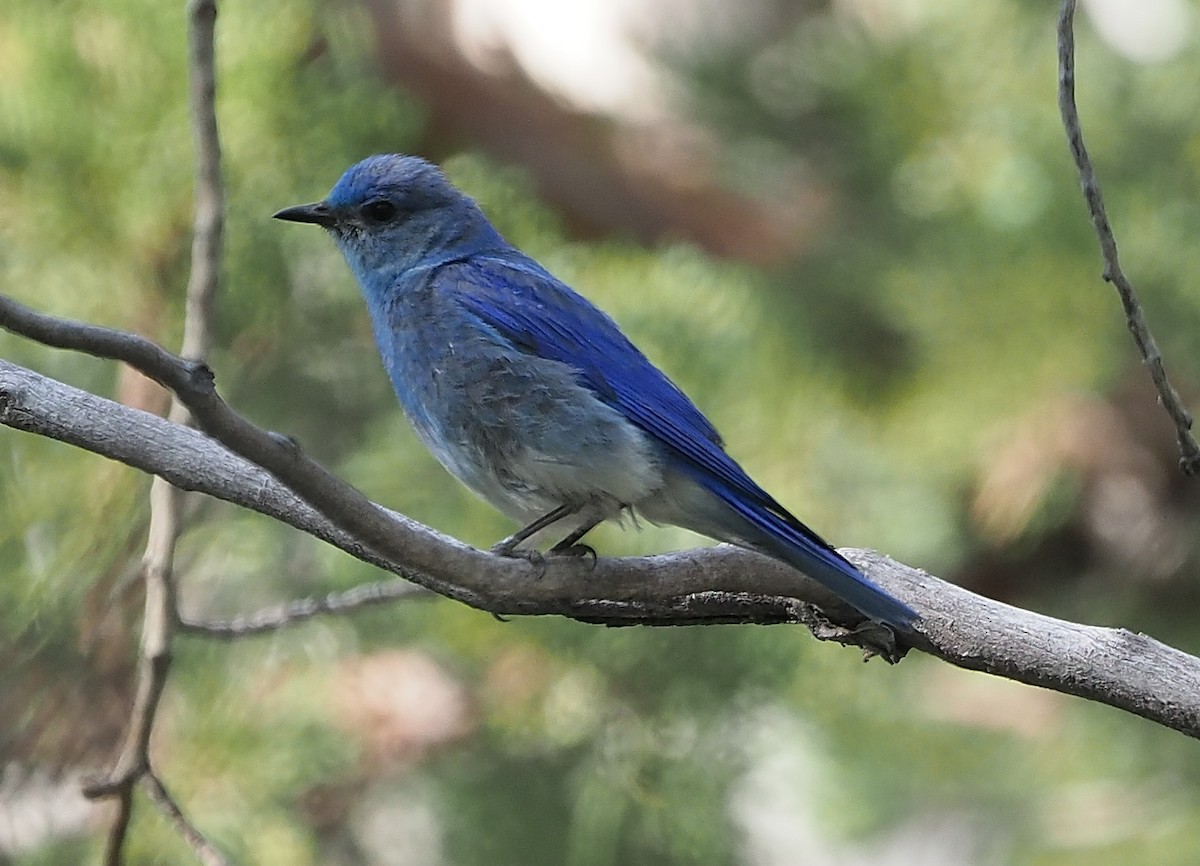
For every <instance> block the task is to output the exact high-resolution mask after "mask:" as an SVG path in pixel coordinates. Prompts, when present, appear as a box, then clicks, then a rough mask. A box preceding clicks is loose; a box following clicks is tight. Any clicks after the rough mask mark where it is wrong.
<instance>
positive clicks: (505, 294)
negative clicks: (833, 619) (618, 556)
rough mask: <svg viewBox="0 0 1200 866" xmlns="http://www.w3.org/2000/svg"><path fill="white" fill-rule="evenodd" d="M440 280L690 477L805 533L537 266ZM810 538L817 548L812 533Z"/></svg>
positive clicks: (626, 344)
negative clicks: (711, 482) (561, 367)
mask: <svg viewBox="0 0 1200 866" xmlns="http://www.w3.org/2000/svg"><path fill="white" fill-rule="evenodd" d="M447 272H448V273H447ZM439 276H440V277H444V276H452V277H453V279H454V281H455V285H454V289H455V296H456V299H457V300H458V301H459V302H460V303H461V304H462V305H463V306H464V307H465V308H466V309H467V310H469V311H470V312H471V313H472V314H474V315H475V316H477V317H478V318H479V319H480V321H482V322H483V323H484V324H486V325H488V326H489V327H491V328H493V329H495V330H496V331H497V332H498V333H499V334H500V335H501V336H502V337H503V338H504V339H506V340H508V341H510V342H511V343H513V345H514V346H516V347H517V348H518V349H520V350H521V351H523V352H528V353H530V354H533V355H537V356H538V357H541V358H549V359H551V360H554V361H559V362H561V363H564V364H568V365H570V366H571V367H574V368H575V369H576V370H578V371H579V376H580V379H581V380H582V382H583V384H585V385H586V386H587V387H588V388H590V389H591V390H592V391H594V392H595V393H596V395H597V396H598V397H599V398H600V399H601V400H603V401H604V402H605V403H607V404H608V405H610V406H612V407H613V408H615V409H617V410H618V411H619V412H621V414H623V415H624V416H625V417H626V418H628V419H629V420H631V421H632V422H633V423H635V424H637V425H638V426H639V427H641V428H642V429H643V430H645V431H646V432H647V433H649V434H651V435H652V436H654V437H655V438H656V439H658V440H659V441H660V442H661V443H663V444H664V445H666V446H667V448H668V449H669V450H670V451H672V452H674V453H675V454H676V455H678V456H680V457H682V458H684V461H685V463H686V464H690V466H688V467H687V468H689V469H691V470H692V471H691V473H690V474H693V475H700V476H702V475H708V476H710V477H712V478H715V479H719V480H720V481H721V482H722V483H723V484H724V485H725V486H726V487H727V488H728V489H729V491H730V492H735V493H736V494H739V495H740V496H742V497H745V498H746V499H748V500H750V501H751V502H754V503H756V504H757V505H759V506H761V507H764V508H768V509H770V510H771V511H774V512H777V513H778V514H780V515H781V516H784V515H786V518H790V520H791V521H795V523H796V524H797V526H801V527H802V526H803V524H801V523H800V522H799V521H798V520H796V519H795V518H794V517H792V516H791V515H790V514H788V512H787V511H786V509H784V508H783V506H782V505H780V504H779V503H778V502H776V501H775V499H774V498H773V497H772V496H771V495H770V494H768V493H767V492H766V491H765V490H763V489H762V488H761V487H759V486H758V485H757V484H755V483H754V481H753V480H752V479H751V478H750V477H749V476H748V475H747V474H746V473H745V471H744V470H743V469H742V468H741V467H740V466H738V464H737V463H736V462H734V460H733V459H732V458H731V457H730V456H729V455H728V454H726V453H725V451H724V449H723V448H722V444H723V443H722V442H721V437H720V434H718V433H717V431H716V429H715V428H714V427H713V426H712V424H711V423H710V422H709V420H708V419H707V418H705V417H704V415H703V414H701V412H700V410H699V409H697V408H696V406H695V405H694V404H693V403H692V401H691V400H689V399H688V397H687V396H686V395H685V394H684V393H683V392H682V391H681V390H679V388H678V387H677V386H676V385H675V383H673V382H672V381H671V380H670V379H668V378H667V377H666V376H665V375H664V374H663V373H662V371H660V370H659V369H658V368H657V367H655V366H654V365H653V364H652V363H650V361H649V360H648V359H647V358H646V356H645V355H643V354H642V353H641V351H640V350H639V349H638V348H637V347H636V346H634V345H633V343H631V342H630V341H629V339H628V338H627V337H626V336H625V335H624V334H623V333H621V331H620V329H619V328H618V327H617V325H616V323H615V322H613V320H612V319H610V318H609V317H608V316H607V315H605V314H604V313H603V312H601V311H600V310H598V309H597V308H596V307H595V306H593V305H592V304H591V302H589V301H588V300H586V299H585V298H583V297H581V296H580V295H578V294H577V293H575V292H574V291H572V290H571V289H570V288H568V287H567V286H566V285H564V284H563V283H562V282H561V281H559V280H558V279H556V278H555V277H553V276H552V275H551V274H550V273H549V272H547V271H546V270H545V269H543V268H542V267H541V266H539V265H538V264H537V263H535V262H533V261H532V260H530V259H525V258H524V257H522V259H519V260H516V261H513V260H510V259H509V258H507V257H505V258H500V257H486V256H475V257H473V258H472V259H469V260H467V261H462V262H457V263H455V264H453V265H449V266H448V267H447V268H446V269H445V270H444V271H443V274H441V275H439ZM696 470H699V472H697V471H696ZM805 534H809V535H811V536H812V538H813V539H814V540H816V541H820V539H819V537H818V536H816V534H815V533H811V531H810V530H807V527H805ZM820 544H821V546H822V547H827V546H828V545H826V544H825V543H824V542H823V541H820Z"/></svg>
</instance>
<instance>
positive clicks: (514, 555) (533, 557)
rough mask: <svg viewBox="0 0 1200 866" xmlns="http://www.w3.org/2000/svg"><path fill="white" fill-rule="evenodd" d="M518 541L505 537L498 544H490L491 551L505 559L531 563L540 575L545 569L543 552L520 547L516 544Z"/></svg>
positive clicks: (539, 575)
mask: <svg viewBox="0 0 1200 866" xmlns="http://www.w3.org/2000/svg"><path fill="white" fill-rule="evenodd" d="M519 543H520V542H514V541H513V540H512V539H511V538H506V539H504V540H503V541H501V542H500V543H499V544H494V545H492V553H493V554H495V555H496V556H503V557H505V558H506V559H523V560H525V561H526V562H528V563H529V564H530V565H532V566H533V567H534V568H535V569H536V570H537V576H538V577H541V576H542V573H543V572H544V571H545V570H546V556H545V554H543V553H542V552H541V551H540V550H536V549H534V548H529V549H522V548H520V547H518V546H517V545H518V544H519Z"/></svg>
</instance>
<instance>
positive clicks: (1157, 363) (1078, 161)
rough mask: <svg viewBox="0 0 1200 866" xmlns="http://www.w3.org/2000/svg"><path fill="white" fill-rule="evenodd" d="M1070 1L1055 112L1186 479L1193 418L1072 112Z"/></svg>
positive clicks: (1192, 466) (1194, 447)
mask: <svg viewBox="0 0 1200 866" xmlns="http://www.w3.org/2000/svg"><path fill="white" fill-rule="evenodd" d="M1074 22H1075V0H1063V4H1062V11H1061V13H1060V14H1059V18H1058V109H1059V112H1060V113H1061V114H1062V121H1063V127H1064V128H1065V129H1066V131H1067V143H1068V144H1069V145H1070V147H1071V156H1072V157H1074V159H1075V167H1076V168H1077V169H1078V170H1079V183H1080V185H1081V186H1082V187H1083V197H1084V199H1085V200H1086V201H1087V208H1088V213H1089V214H1090V215H1091V218H1092V227H1093V228H1094V229H1095V230H1096V237H1097V238H1099V240H1100V254H1101V255H1102V256H1103V257H1104V279H1105V281H1106V282H1109V283H1112V284H1113V286H1114V287H1115V288H1116V290H1117V295H1118V296H1119V297H1120V298H1121V307H1122V308H1123V309H1124V310H1125V322H1126V324H1127V325H1128V326H1129V333H1130V334H1132V335H1133V342H1134V343H1135V344H1136V345H1137V349H1138V353H1139V354H1140V355H1141V357H1142V363H1143V364H1145V365H1146V367H1147V368H1149V370H1150V378H1151V379H1152V380H1154V387H1155V388H1157V389H1158V398H1159V402H1161V403H1162V405H1163V408H1164V409H1166V410H1167V414H1168V415H1170V416H1171V421H1172V422H1173V423H1174V424H1175V437H1176V439H1177V440H1178V441H1179V453H1180V457H1179V468H1180V469H1182V470H1183V472H1184V473H1185V474H1187V475H1196V474H1198V473H1200V444H1198V443H1197V442H1196V437H1195V436H1194V435H1192V414H1191V412H1189V411H1188V410H1187V409H1186V408H1185V407H1184V405H1183V401H1182V400H1181V399H1180V398H1179V393H1178V392H1177V391H1176V390H1175V388H1174V386H1172V385H1171V382H1170V380H1168V379H1167V371H1166V368H1165V367H1164V366H1163V358H1162V353H1161V352H1160V351H1159V350H1158V344H1157V343H1156V342H1155V341H1154V335H1153V334H1151V333H1150V327H1149V326H1148V325H1147V324H1146V317H1145V315H1144V314H1143V312H1142V302H1141V301H1140V300H1139V299H1138V295H1137V292H1136V291H1135V290H1134V288H1133V283H1131V282H1130V281H1129V278H1128V277H1127V276H1125V272H1124V271H1123V270H1121V263H1120V260H1119V259H1118V257H1117V240H1116V238H1115V237H1114V236H1113V230H1112V226H1111V225H1110V224H1109V222H1108V214H1107V212H1106V211H1105V209H1104V197H1103V196H1102V195H1101V194H1100V181H1098V180H1097V179H1096V169H1095V168H1094V167H1093V166H1092V160H1091V157H1089V156H1088V152H1087V148H1086V147H1085V146H1084V143H1083V129H1082V128H1081V127H1080V125H1079V110H1078V109H1077V108H1076V107H1075V29H1074Z"/></svg>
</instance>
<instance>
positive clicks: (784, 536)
mask: <svg viewBox="0 0 1200 866" xmlns="http://www.w3.org/2000/svg"><path fill="white" fill-rule="evenodd" d="M694 480H695V481H698V482H699V485H700V486H701V487H702V488H704V489H705V490H706V491H707V492H708V493H709V494H711V495H714V496H715V497H716V498H717V499H718V500H720V501H721V503H722V504H723V505H724V506H725V509H723V510H725V513H726V515H730V513H732V516H734V517H736V518H737V520H736V523H737V525H736V526H734V525H732V522H731V521H729V520H728V518H726V519H725V520H721V521H719V523H720V524H721V525H720V526H719V527H718V526H716V524H715V523H714V524H713V525H710V526H708V527H706V528H704V529H701V530H700V531H702V532H704V533H705V534H706V535H712V536H714V537H716V538H721V539H722V540H724V541H731V542H733V543H738V544H741V545H743V546H749V547H753V548H755V549H757V550H760V551H762V552H763V553H766V554H768V555H770V556H773V557H775V558H776V559H780V560H783V561H784V562H786V563H788V564H789V565H791V566H793V567H795V568H797V569H798V570H800V571H802V572H804V574H806V575H808V576H809V577H811V578H813V579H814V580H816V581H818V582H820V583H821V584H823V585H824V586H825V587H827V588H828V589H829V590H831V591H832V592H834V593H836V594H837V595H838V596H840V597H841V598H843V599H845V600H846V601H847V602H849V603H850V604H852V605H853V606H854V607H856V608H857V609H858V610H860V611H861V612H862V613H864V614H865V615H866V616H868V617H870V618H871V619H873V620H877V621H878V622H882V623H884V624H885V625H889V626H891V627H892V628H895V629H897V630H900V631H911V629H912V625H913V623H914V622H915V621H916V620H917V619H918V618H919V616H918V614H917V612H916V611H915V610H913V609H912V608H911V607H909V606H908V605H906V604H905V603H904V602H902V601H899V600H898V599H895V598H893V597H892V596H891V595H889V594H888V593H887V592H885V591H884V590H883V589H881V588H880V587H878V586H876V585H875V584H874V583H872V582H871V581H870V580H868V579H867V578H866V577H865V576H864V575H863V574H862V572H860V571H859V570H858V569H857V568H855V567H854V566H853V565H851V564H850V562H848V561H847V560H846V559H845V558H844V557H843V556H842V555H841V554H840V553H838V552H837V551H836V550H834V549H833V548H832V547H831V546H830V545H829V544H828V543H827V542H826V541H825V540H824V539H823V538H821V537H820V536H819V535H817V534H816V533H815V532H813V531H812V530H811V529H809V528H808V527H807V526H805V525H804V524H803V523H801V522H800V521H799V520H798V519H797V518H795V517H794V516H793V515H792V514H791V513H790V512H788V511H787V509H785V508H784V507H783V506H782V505H780V504H779V503H777V502H775V500H774V499H772V498H771V497H770V495H769V494H767V493H765V492H763V491H756V492H760V493H761V497H755V498H753V499H751V498H749V497H747V496H746V495H745V494H744V493H743V492H741V491H737V490H733V489H731V488H730V487H729V486H728V485H726V484H725V483H723V482H722V481H721V480H719V479H715V478H712V477H707V478H699V479H694ZM750 483H751V484H752V483H753V482H750ZM716 530H719V531H716Z"/></svg>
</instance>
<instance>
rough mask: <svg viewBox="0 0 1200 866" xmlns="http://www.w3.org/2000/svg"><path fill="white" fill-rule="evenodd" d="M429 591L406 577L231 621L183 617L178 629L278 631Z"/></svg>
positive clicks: (239, 633)
mask: <svg viewBox="0 0 1200 866" xmlns="http://www.w3.org/2000/svg"><path fill="white" fill-rule="evenodd" d="M429 595H430V593H429V592H428V590H425V589H424V588H422V587H420V586H417V585H416V584H415V583H410V582H409V581H407V580H404V579H403V578H398V579H395V580H386V581H379V582H377V583H366V584H363V585H361V586H356V587H354V588H352V589H347V590H345V591H344V592H331V593H329V595H327V596H325V597H324V598H298V599H295V600H294V601H288V602H285V603H283V604H280V605H276V606H274V607H268V608H264V609H262V610H260V611H257V612H255V613H252V614H247V615H244V616H238V617H235V618H234V619H230V620H192V619H181V620H180V623H179V630H180V631H181V632H184V633H186V634H194V635H199V636H201V637H211V638H223V639H226V640H232V639H234V638H242V637H248V636H250V635H256V634H264V633H267V632H273V631H278V630H279V629H282V628H287V627H289V626H293V625H299V624H300V623H302V622H305V621H306V620H310V619H313V618H314V617H318V616H334V615H344V614H349V613H354V612H355V611H359V610H362V609H363V608H364V607H371V606H374V605H378V604H386V603H388V602H391V601H398V600H400V599H407V598H414V597H428V596H429Z"/></svg>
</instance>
